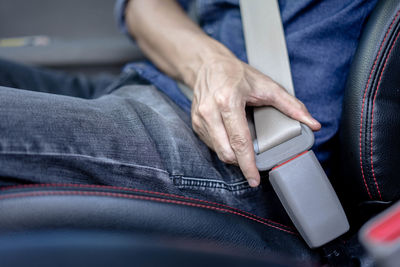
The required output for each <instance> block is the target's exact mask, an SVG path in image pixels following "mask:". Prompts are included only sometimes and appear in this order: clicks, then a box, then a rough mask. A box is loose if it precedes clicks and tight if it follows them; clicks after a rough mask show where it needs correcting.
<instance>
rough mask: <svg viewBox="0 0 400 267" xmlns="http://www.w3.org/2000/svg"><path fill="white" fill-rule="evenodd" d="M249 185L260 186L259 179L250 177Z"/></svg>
mask: <svg viewBox="0 0 400 267" xmlns="http://www.w3.org/2000/svg"><path fill="white" fill-rule="evenodd" d="M249 185H250V186H251V187H257V186H258V181H257V180H256V179H249Z"/></svg>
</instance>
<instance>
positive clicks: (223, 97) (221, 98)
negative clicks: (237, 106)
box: [214, 91, 230, 109]
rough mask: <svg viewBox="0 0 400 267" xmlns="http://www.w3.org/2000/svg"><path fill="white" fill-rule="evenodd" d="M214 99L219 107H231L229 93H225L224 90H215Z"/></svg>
mask: <svg viewBox="0 0 400 267" xmlns="http://www.w3.org/2000/svg"><path fill="white" fill-rule="evenodd" d="M214 100H215V103H216V104H217V106H218V107H219V108H223V109H226V108H228V107H229V102H230V100H229V95H227V94H225V93H223V92H220V91H218V92H215V93H214Z"/></svg>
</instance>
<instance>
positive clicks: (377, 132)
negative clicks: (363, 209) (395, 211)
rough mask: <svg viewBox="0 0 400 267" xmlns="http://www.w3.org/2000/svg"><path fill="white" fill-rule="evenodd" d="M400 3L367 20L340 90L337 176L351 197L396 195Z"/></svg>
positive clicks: (385, 4) (383, 4)
mask: <svg viewBox="0 0 400 267" xmlns="http://www.w3.org/2000/svg"><path fill="white" fill-rule="evenodd" d="M399 33H400V1H380V2H379V3H378V4H377V6H376V8H375V10H374V12H373V13H372V14H371V16H370V18H369V19H368V22H367V25H366V27H365V29H364V31H363V33H362V36H361V39H360V43H359V47H358V49H357V52H356V54H355V56H354V60H353V63H352V67H351V71H350V73H349V76H348V81H347V85H346V90H345V97H344V103H343V116H342V125H341V133H340V138H341V144H342V147H341V151H342V153H341V161H342V162H341V163H342V164H341V165H342V179H343V181H344V182H345V183H346V186H347V187H348V189H347V190H348V191H347V192H348V193H351V195H352V197H353V198H354V200H356V201H357V202H359V201H370V200H377V201H394V200H398V199H399V198H400V179H398V177H399V172H400V164H399V163H400V138H399V134H400V112H399V111H400V90H399V88H400V76H399V75H398V72H399V70H400V40H399V39H400V38H398V37H399Z"/></svg>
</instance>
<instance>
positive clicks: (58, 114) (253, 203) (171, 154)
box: [0, 60, 290, 224]
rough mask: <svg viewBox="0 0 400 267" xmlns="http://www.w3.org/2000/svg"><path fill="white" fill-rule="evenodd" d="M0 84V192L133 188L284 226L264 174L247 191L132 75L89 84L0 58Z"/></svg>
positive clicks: (234, 171)
mask: <svg viewBox="0 0 400 267" xmlns="http://www.w3.org/2000/svg"><path fill="white" fill-rule="evenodd" d="M0 85H1V86H7V87H0V132H1V136H0V186H6V185H12V184H25V183H82V184H101V185H114V186H123V187H133V188H139V189H147V190H153V191H159V192H165V193H173V194H179V195H184V196H189V197H196V198H200V199H206V200H209V201H216V202H220V203H224V204H228V205H231V206H233V207H236V208H239V209H243V210H246V211H249V212H252V213H255V214H256V215H259V216H263V217H267V218H271V219H275V220H277V221H280V222H283V223H287V224H290V221H289V219H288V217H287V216H286V214H285V212H284V210H283V208H282V206H281V204H280V202H279V200H278V199H277V197H276V195H275V193H274V192H273V190H272V188H271V186H270V185H269V182H268V179H267V177H266V174H263V175H262V177H263V178H262V183H261V186H259V187H258V188H251V187H249V185H248V183H247V182H246V180H245V179H244V177H243V175H242V173H241V171H240V169H239V168H238V167H236V166H232V165H227V164H224V163H223V162H221V161H220V160H219V159H218V157H217V156H216V154H215V153H214V152H213V151H211V150H210V149H209V148H208V147H207V146H206V145H205V144H204V143H203V142H202V141H201V140H199V138H198V137H197V136H196V134H195V133H194V132H193V130H192V127H191V121H190V116H189V115H188V114H187V113H185V112H183V111H182V110H181V109H180V108H179V107H178V106H176V105H175V104H174V103H173V102H172V101H171V100H170V99H169V98H168V97H167V96H166V95H164V94H163V93H162V92H160V91H159V90H157V89H156V88H155V87H154V86H152V85H151V84H148V83H147V82H146V81H144V80H142V79H141V78H140V77H139V76H138V75H137V74H136V73H135V72H134V71H131V72H128V73H124V74H122V75H121V76H120V77H118V78H114V79H113V78H111V77H94V78H88V77H84V76H74V75H67V74H64V73H59V72H55V71H50V70H41V69H35V68H32V67H26V66H22V65H18V64H15V63H11V62H7V61H3V60H0ZM8 87H13V88H21V89H13V88H8Z"/></svg>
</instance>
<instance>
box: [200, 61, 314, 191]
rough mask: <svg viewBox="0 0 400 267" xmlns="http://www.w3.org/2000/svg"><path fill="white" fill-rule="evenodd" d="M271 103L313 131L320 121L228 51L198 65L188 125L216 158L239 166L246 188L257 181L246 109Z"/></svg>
mask: <svg viewBox="0 0 400 267" xmlns="http://www.w3.org/2000/svg"><path fill="white" fill-rule="evenodd" d="M246 105H250V106H267V105H270V106H274V107H275V108H277V109H278V110H280V111H281V112H283V113H285V114H286V115H288V116H290V117H292V118H293V119H295V120H298V121H300V122H303V123H305V124H306V125H308V126H309V127H310V128H311V129H312V130H319V129H320V128H321V125H320V124H319V122H318V121H316V120H315V119H313V118H312V117H311V115H310V113H309V112H308V111H307V109H306V107H305V106H304V104H303V103H302V102H300V101H299V100H298V99H296V98H295V97H293V96H291V95H290V94H288V93H287V92H286V91H285V90H284V89H283V88H282V87H281V86H280V85H278V84H277V83H275V82H274V81H273V80H272V79H270V78H269V77H267V76H265V75H263V74H262V73H260V72H259V71H257V70H256V69H254V68H252V67H251V66H249V65H248V64H246V63H244V62H242V61H240V60H239V59H237V58H236V57H234V56H233V55H223V56H222V55H221V56H217V57H214V58H213V59H212V60H209V61H208V62H206V63H204V64H203V65H202V67H201V68H200V69H199V71H198V73H197V77H196V82H195V86H194V98H193V102H192V125H193V129H194V131H195V132H196V133H197V134H198V135H199V137H200V138H201V139H202V140H203V141H204V142H205V143H206V144H207V145H208V146H209V147H210V148H211V149H213V150H214V151H215V152H216V153H217V155H218V157H219V159H220V160H222V161H223V162H225V163H229V164H238V165H239V167H240V169H241V170H242V172H243V174H244V176H245V177H246V179H247V180H248V182H249V184H250V186H252V187H256V186H258V184H259V183H260V174H259V172H258V169H257V167H256V163H255V153H254V148H253V143H252V140H251V136H250V131H249V128H248V124H247V120H246V113H245V107H246Z"/></svg>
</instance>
